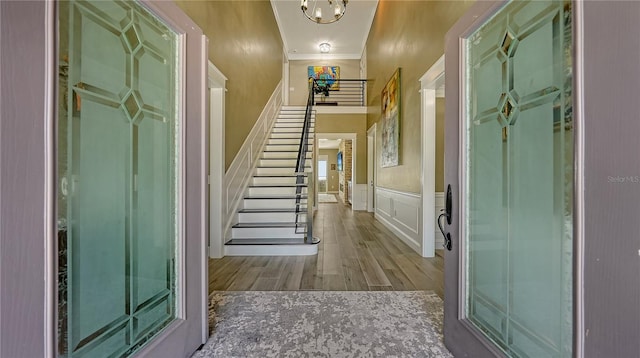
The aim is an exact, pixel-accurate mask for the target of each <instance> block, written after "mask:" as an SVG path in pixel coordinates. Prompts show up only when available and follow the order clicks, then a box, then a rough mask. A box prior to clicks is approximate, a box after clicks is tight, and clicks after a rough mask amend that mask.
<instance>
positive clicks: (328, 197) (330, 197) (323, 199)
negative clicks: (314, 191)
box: [318, 193, 338, 203]
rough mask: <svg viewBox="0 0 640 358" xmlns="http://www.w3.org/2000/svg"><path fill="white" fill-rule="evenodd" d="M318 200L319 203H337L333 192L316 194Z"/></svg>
mask: <svg viewBox="0 0 640 358" xmlns="http://www.w3.org/2000/svg"><path fill="white" fill-rule="evenodd" d="M318 202H319V203H337V202H338V199H336V196H335V195H334V194H323V193H320V194H318Z"/></svg>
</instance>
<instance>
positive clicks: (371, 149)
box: [367, 123, 377, 213]
mask: <svg viewBox="0 0 640 358" xmlns="http://www.w3.org/2000/svg"><path fill="white" fill-rule="evenodd" d="M376 125H377V123H374V124H373V125H372V126H371V128H369V129H368V130H367V211H368V212H370V213H375V211H376V206H375V196H376V175H375V173H376V130H377V126H376Z"/></svg>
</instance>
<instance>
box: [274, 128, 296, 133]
mask: <svg viewBox="0 0 640 358" xmlns="http://www.w3.org/2000/svg"><path fill="white" fill-rule="evenodd" d="M271 133H302V128H291V127H275V128H273V129H272V130H271Z"/></svg>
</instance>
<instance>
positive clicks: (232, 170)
mask: <svg viewBox="0 0 640 358" xmlns="http://www.w3.org/2000/svg"><path fill="white" fill-rule="evenodd" d="M281 87H282V82H280V83H278V85H277V86H276V89H275V90H274V91H273V94H271V98H269V101H268V102H267V104H266V105H265V107H264V109H263V110H262V113H261V114H260V117H258V120H257V121H256V124H254V126H253V129H251V132H249V135H248V136H247V138H246V139H245V141H244V143H243V144H242V147H240V151H239V152H238V154H237V155H236V157H235V158H234V159H233V162H232V163H231V166H230V167H229V170H227V173H226V174H225V176H224V182H225V190H226V197H227V201H226V203H224V204H225V205H224V208H223V209H224V211H223V212H224V221H223V223H225V231H224V232H225V235H224V236H225V241H226V240H227V239H229V238H231V230H230V228H231V224H232V223H233V221H234V218H235V216H236V212H237V210H238V208H239V207H240V205H241V203H242V198H243V197H244V192H245V190H246V188H247V185H248V184H249V181H250V180H251V178H252V176H253V169H254V168H255V167H256V165H257V163H258V160H259V159H260V153H261V152H262V147H263V146H264V143H265V142H266V140H267V139H268V137H269V134H270V133H271V127H273V124H274V123H275V120H276V119H277V118H278V113H279V112H280V108H281V107H282V88H281Z"/></svg>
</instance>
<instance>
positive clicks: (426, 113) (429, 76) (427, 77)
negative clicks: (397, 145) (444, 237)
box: [419, 55, 445, 257]
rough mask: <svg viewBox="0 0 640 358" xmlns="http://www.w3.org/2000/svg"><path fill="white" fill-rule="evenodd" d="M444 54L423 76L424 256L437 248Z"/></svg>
mask: <svg viewBox="0 0 640 358" xmlns="http://www.w3.org/2000/svg"><path fill="white" fill-rule="evenodd" d="M444 78H445V76H444V55H442V56H440V58H439V59H438V60H437V61H436V62H435V63H434V64H433V65H432V66H431V68H429V70H427V72H425V74H424V75H423V76H422V77H421V78H420V80H419V81H420V99H421V109H422V111H421V117H422V120H421V122H422V133H421V136H422V138H421V140H420V143H421V145H422V148H421V149H422V155H421V157H422V160H421V164H422V178H421V182H422V193H421V196H422V215H421V216H420V220H421V221H422V223H421V225H420V227H421V230H422V235H421V236H422V240H421V243H420V246H421V247H422V256H423V257H434V256H435V249H436V235H435V234H436V216H437V214H436V97H437V96H438V89H439V88H441V87H442V86H444Z"/></svg>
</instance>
